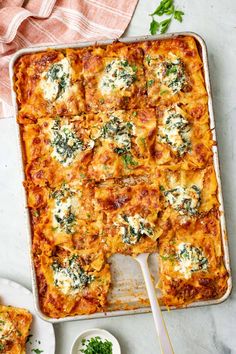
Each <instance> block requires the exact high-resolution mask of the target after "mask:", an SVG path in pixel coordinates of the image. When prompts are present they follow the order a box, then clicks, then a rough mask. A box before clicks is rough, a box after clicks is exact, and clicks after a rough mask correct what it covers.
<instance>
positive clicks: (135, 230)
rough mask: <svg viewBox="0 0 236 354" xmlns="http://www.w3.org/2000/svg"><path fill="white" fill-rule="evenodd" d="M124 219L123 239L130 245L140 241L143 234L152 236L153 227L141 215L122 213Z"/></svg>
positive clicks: (122, 227)
mask: <svg viewBox="0 0 236 354" xmlns="http://www.w3.org/2000/svg"><path fill="white" fill-rule="evenodd" d="M121 218H122V219H123V222H122V226H121V235H122V241H123V242H124V243H127V244H129V245H134V244H136V243H138V242H139V240H140V239H141V237H142V236H151V235H152V234H153V229H152V227H151V225H150V223H149V222H148V221H147V220H145V219H144V218H142V217H141V216H139V215H138V214H136V215H134V216H127V215H122V216H121Z"/></svg>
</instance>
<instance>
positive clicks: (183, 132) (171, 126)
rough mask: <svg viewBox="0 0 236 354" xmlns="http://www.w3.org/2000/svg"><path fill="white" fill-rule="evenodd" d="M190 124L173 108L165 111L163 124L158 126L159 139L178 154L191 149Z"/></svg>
mask: <svg viewBox="0 0 236 354" xmlns="http://www.w3.org/2000/svg"><path fill="white" fill-rule="evenodd" d="M189 134H190V125H189V123H188V121H187V120H186V119H185V118H184V117H183V116H182V115H181V114H179V113H176V111H175V110H174V109H170V110H169V111H168V112H167V117H166V119H165V122H164V125H163V126H160V127H159V134H158V135H159V140H160V142H162V143H165V144H169V145H170V146H171V148H172V149H173V150H175V151H177V152H178V154H179V155H180V156H182V155H183V154H185V153H186V152H187V151H189V150H190V149H191V140H190V136H189Z"/></svg>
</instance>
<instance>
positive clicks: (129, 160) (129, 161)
mask: <svg viewBox="0 0 236 354" xmlns="http://www.w3.org/2000/svg"><path fill="white" fill-rule="evenodd" d="M121 157H122V161H123V163H124V165H125V167H127V168H128V167H129V166H137V165H138V162H137V161H135V160H134V159H133V156H132V155H131V154H125V155H122V156H121Z"/></svg>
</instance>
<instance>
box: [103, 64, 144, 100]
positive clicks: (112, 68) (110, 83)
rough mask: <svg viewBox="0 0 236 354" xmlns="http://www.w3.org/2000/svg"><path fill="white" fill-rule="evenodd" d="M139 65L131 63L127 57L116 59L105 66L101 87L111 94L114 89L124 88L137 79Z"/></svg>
mask: <svg viewBox="0 0 236 354" xmlns="http://www.w3.org/2000/svg"><path fill="white" fill-rule="evenodd" d="M137 70H138V69H137V67H136V66H134V65H130V64H129V62H128V61H127V60H126V59H114V60H113V61H111V62H110V63H109V64H108V65H107V66H106V67H105V74H104V75H103V77H102V80H101V89H102V91H103V92H104V93H105V94H109V93H110V92H112V91H113V90H114V89H120V90H124V89H126V88H127V87H130V86H131V85H132V84H133V83H134V81H135V80H136V79H137V76H136V72H137Z"/></svg>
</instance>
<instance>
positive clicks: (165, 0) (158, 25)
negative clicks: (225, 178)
mask: <svg viewBox="0 0 236 354" xmlns="http://www.w3.org/2000/svg"><path fill="white" fill-rule="evenodd" d="M163 15H167V16H170V17H169V18H166V19H165V20H163V21H161V22H158V21H156V20H155V18H154V16H159V17H161V16H163ZM183 15H184V12H183V11H180V10H176V8H175V5H174V0H162V1H161V2H160V4H159V5H158V7H157V8H156V10H155V11H154V12H153V13H152V14H150V16H151V17H152V22H151V23H150V29H149V30H150V33H151V34H156V33H158V32H160V33H166V32H167V30H168V28H169V26H170V23H171V21H172V19H173V18H174V19H175V20H177V21H179V22H182V21H183Z"/></svg>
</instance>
